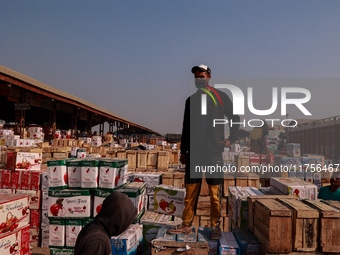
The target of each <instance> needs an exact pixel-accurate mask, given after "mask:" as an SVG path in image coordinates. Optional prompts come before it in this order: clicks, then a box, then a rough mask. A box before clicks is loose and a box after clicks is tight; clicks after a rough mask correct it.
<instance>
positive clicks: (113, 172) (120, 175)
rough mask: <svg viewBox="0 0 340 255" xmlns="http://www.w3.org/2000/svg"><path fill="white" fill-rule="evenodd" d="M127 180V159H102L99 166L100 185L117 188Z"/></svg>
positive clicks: (101, 186)
mask: <svg viewBox="0 0 340 255" xmlns="http://www.w3.org/2000/svg"><path fill="white" fill-rule="evenodd" d="M126 181H127V160H126V159H101V160H100V166H99V187H100V188H106V189H113V188H117V187H119V186H121V185H123V184H125V183H126Z"/></svg>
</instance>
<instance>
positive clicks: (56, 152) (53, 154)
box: [42, 146, 72, 164]
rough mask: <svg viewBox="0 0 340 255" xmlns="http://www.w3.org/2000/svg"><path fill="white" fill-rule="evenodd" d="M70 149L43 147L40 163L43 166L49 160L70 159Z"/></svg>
mask: <svg viewBox="0 0 340 255" xmlns="http://www.w3.org/2000/svg"><path fill="white" fill-rule="evenodd" d="M71 149H72V147H55V146H51V147H43V148H42V163H43V164H45V163H47V161H50V160H58V159H66V158H69V157H70V152H71Z"/></svg>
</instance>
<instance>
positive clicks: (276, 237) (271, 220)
mask: <svg viewBox="0 0 340 255" xmlns="http://www.w3.org/2000/svg"><path fill="white" fill-rule="evenodd" d="M254 215H255V217H254V235H255V237H256V238H257V240H258V241H259V242H260V243H261V245H262V247H263V248H264V251H265V252H274V253H279V252H281V253H288V252H292V212H291V210H290V209H289V208H288V207H286V206H284V205H283V204H281V203H280V202H278V201H276V200H274V199H261V200H257V201H256V202H255V214H254Z"/></svg>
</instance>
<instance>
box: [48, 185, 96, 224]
mask: <svg viewBox="0 0 340 255" xmlns="http://www.w3.org/2000/svg"><path fill="white" fill-rule="evenodd" d="M48 208H49V209H48V217H50V218H60V219H65V218H72V219H87V218H89V217H90V216H91V196H90V191H89V190H67V189H66V190H50V191H49V192H48Z"/></svg>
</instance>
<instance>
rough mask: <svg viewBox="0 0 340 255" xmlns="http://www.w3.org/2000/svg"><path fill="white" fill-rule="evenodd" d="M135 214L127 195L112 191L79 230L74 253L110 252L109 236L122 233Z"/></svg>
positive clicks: (100, 254) (89, 254)
mask: <svg viewBox="0 0 340 255" xmlns="http://www.w3.org/2000/svg"><path fill="white" fill-rule="evenodd" d="M136 216H137V209H136V208H135V207H134V205H133V204H132V201H131V200H130V199H129V198H128V196H127V195H125V194H122V193H119V192H112V193H111V194H110V195H109V196H108V197H107V198H106V199H105V200H104V202H103V205H102V208H101V210H100V211H99V213H98V215H97V216H96V217H95V218H94V220H93V221H92V222H91V223H89V224H87V225H86V226H85V227H84V228H83V229H82V230H81V231H80V233H79V235H78V238H77V241H76V246H75V252H74V254H75V255H80V254H81V255H87V254H88V255H93V254H96V255H109V254H112V250H111V236H117V235H119V234H121V233H123V232H124V231H125V230H126V229H127V228H128V227H129V225H130V224H131V223H132V222H133V220H134V219H135V218H136Z"/></svg>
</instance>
